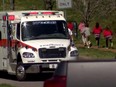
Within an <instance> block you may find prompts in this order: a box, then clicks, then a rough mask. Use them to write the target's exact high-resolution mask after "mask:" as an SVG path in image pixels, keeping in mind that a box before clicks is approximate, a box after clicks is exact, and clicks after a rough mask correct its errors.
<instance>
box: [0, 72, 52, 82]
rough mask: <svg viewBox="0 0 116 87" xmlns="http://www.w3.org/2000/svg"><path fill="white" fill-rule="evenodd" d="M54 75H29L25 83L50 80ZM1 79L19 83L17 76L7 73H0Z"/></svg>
mask: <svg viewBox="0 0 116 87" xmlns="http://www.w3.org/2000/svg"><path fill="white" fill-rule="evenodd" d="M52 75H53V73H44V74H42V73H39V74H27V77H26V79H25V80H24V82H25V81H44V80H46V79H49V78H50V77H51V76H52ZM0 78H2V79H6V80H14V81H17V79H16V76H15V75H9V74H8V73H7V72H4V71H0Z"/></svg>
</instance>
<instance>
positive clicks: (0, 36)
mask: <svg viewBox="0 0 116 87" xmlns="http://www.w3.org/2000/svg"><path fill="white" fill-rule="evenodd" d="M1 39H2V34H1V31H0V40H1Z"/></svg>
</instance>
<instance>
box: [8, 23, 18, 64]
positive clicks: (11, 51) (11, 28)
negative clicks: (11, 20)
mask: <svg viewBox="0 0 116 87" xmlns="http://www.w3.org/2000/svg"><path fill="white" fill-rule="evenodd" d="M15 25H16V24H9V29H8V44H9V45H8V54H9V62H10V63H13V62H15V59H16V50H15V42H16V39H15Z"/></svg>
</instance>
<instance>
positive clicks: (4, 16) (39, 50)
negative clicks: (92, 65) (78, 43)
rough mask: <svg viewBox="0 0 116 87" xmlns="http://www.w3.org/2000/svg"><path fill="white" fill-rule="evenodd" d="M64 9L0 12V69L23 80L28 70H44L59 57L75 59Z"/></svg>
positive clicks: (61, 58)
mask: <svg viewBox="0 0 116 87" xmlns="http://www.w3.org/2000/svg"><path fill="white" fill-rule="evenodd" d="M77 58H78V49H77V48H76V47H75V46H74V45H73V44H72V43H71V41H70V36H69V33H68V29H67V23H66V19H65V17H64V13H63V11H49V10H30V11H9V12H0V70H4V71H7V72H8V73H9V74H13V75H16V77H17V79H18V80H24V79H25V77H26V74H27V73H40V72H41V73H42V72H43V73H44V72H45V71H46V70H47V71H51V70H54V69H55V68H56V67H57V64H58V63H59V62H60V61H61V60H76V59H77Z"/></svg>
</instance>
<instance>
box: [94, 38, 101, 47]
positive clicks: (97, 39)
mask: <svg viewBox="0 0 116 87" xmlns="http://www.w3.org/2000/svg"><path fill="white" fill-rule="evenodd" d="M95 39H96V42H97V46H98V47H99V43H100V37H96V38H95Z"/></svg>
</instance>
